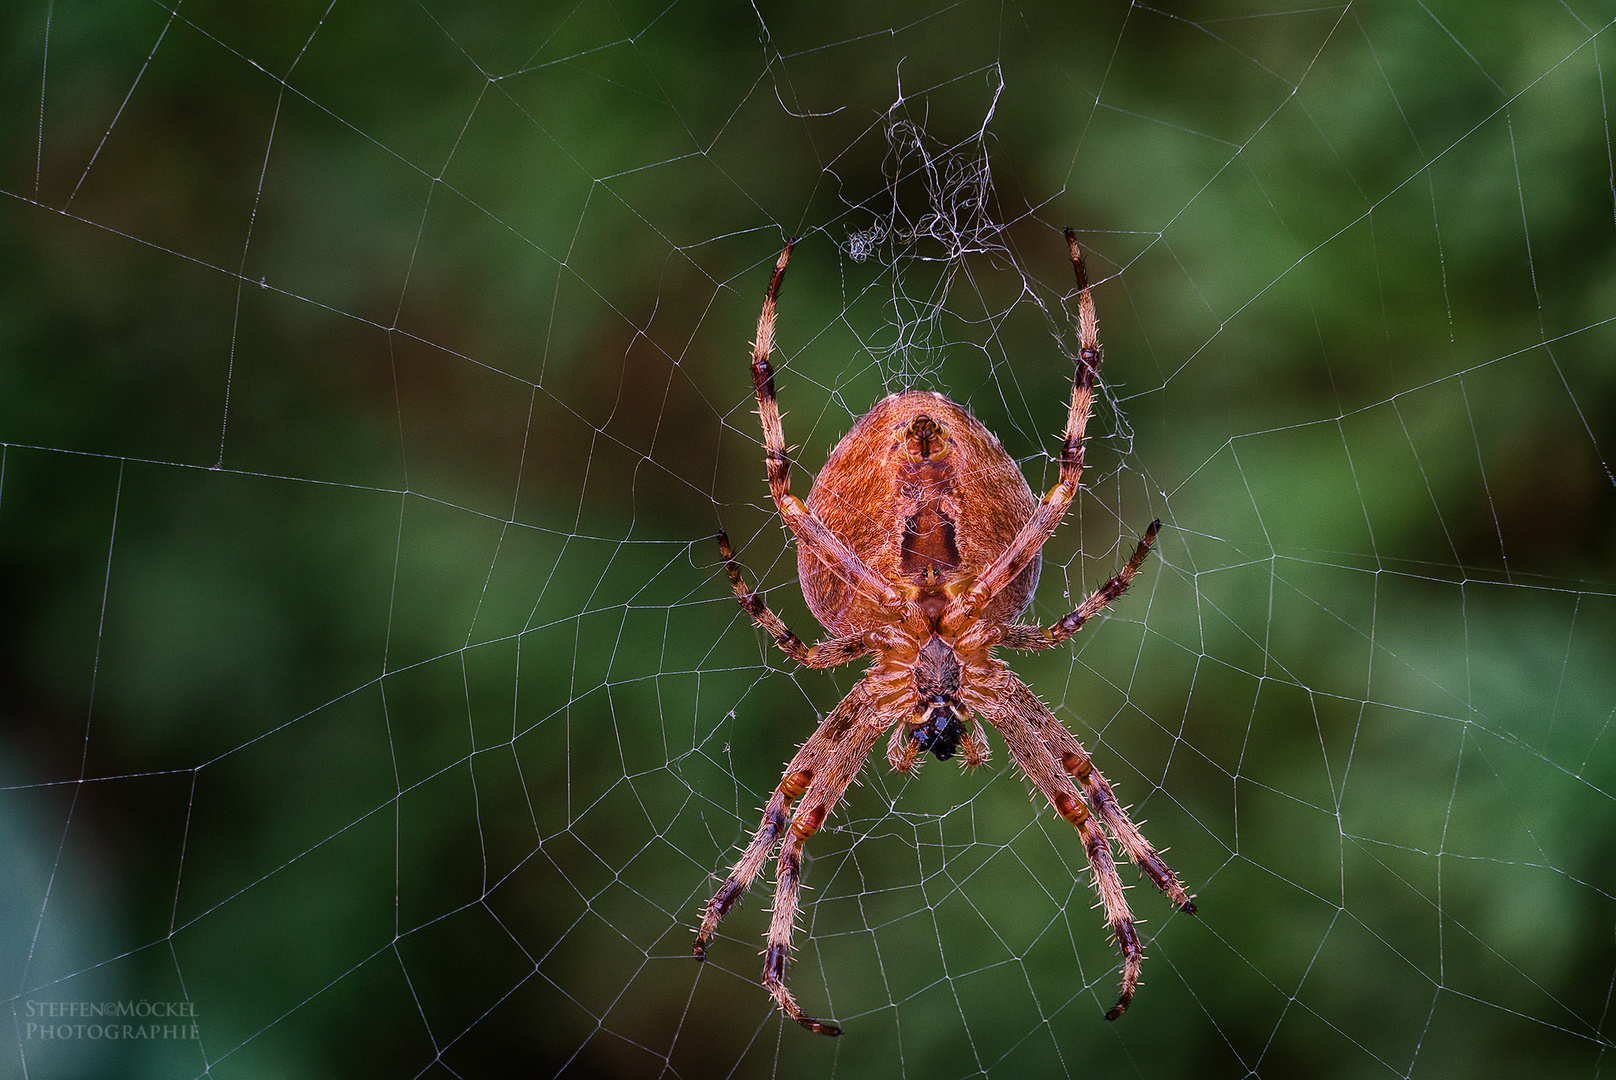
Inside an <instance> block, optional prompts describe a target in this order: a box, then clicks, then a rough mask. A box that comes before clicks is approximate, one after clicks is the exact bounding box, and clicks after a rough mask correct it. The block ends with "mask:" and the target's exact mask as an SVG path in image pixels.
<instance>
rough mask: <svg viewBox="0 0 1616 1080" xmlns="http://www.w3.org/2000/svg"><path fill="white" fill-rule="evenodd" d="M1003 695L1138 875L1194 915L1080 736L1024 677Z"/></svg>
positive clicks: (1164, 863) (1187, 899)
mask: <svg viewBox="0 0 1616 1080" xmlns="http://www.w3.org/2000/svg"><path fill="white" fill-rule="evenodd" d="M1004 697H1005V699H1006V700H1007V701H1009V702H1010V705H1011V708H1012V709H1014V711H1015V713H1016V715H1017V716H1020V717H1022V718H1023V719H1025V720H1026V721H1027V722H1028V723H1030V724H1031V725H1032V726H1033V729H1034V730H1035V731H1036V732H1037V733H1038V737H1039V738H1040V739H1042V740H1043V742H1044V745H1045V746H1046V747H1048V748H1049V752H1050V753H1051V754H1053V755H1054V756H1055V759H1056V760H1057V761H1059V762H1060V765H1061V768H1062V769H1064V770H1066V772H1067V774H1068V775H1069V776H1071V777H1072V779H1074V780H1076V781H1077V782H1078V783H1079V784H1081V785H1083V793H1084V794H1085V795H1086V796H1087V797H1088V802H1089V806H1090V807H1091V808H1092V809H1093V811H1094V816H1095V817H1097V818H1099V819H1100V820H1101V821H1102V822H1103V823H1104V824H1105V827H1106V828H1107V829H1108V830H1109V831H1110V833H1111V835H1112V836H1115V837H1116V838H1117V843H1119V844H1121V845H1122V850H1123V851H1125V852H1127V854H1128V859H1129V861H1131V862H1132V863H1133V864H1134V865H1135V866H1137V867H1138V868H1139V872H1140V873H1142V874H1144V875H1145V876H1146V877H1147V878H1149V879H1150V881H1151V883H1152V884H1153V885H1155V886H1156V888H1158V889H1160V890H1161V891H1162V892H1163V893H1164V894H1165V895H1166V897H1167V899H1169V900H1171V901H1172V902H1173V904H1174V906H1175V907H1177V908H1178V909H1179V910H1180V911H1182V912H1184V913H1185V914H1187V915H1193V914H1195V901H1194V899H1193V898H1192V897H1191V896H1190V895H1189V893H1187V892H1185V891H1184V885H1183V883H1182V882H1180V881H1179V880H1178V875H1177V874H1175V873H1174V872H1173V868H1172V867H1170V866H1168V865H1167V861H1166V860H1165V859H1163V858H1162V857H1161V853H1160V852H1158V851H1157V850H1156V849H1155V848H1154V847H1153V846H1151V843H1150V841H1148V840H1146V839H1145V837H1144V834H1143V833H1141V832H1140V831H1139V826H1138V825H1136V824H1135V823H1134V820H1133V818H1131V817H1129V816H1128V812H1127V811H1126V810H1124V809H1123V808H1122V806H1121V805H1120V804H1119V803H1118V802H1117V797H1116V794H1115V793H1114V792H1113V791H1112V790H1111V783H1110V781H1108V780H1106V778H1105V776H1104V775H1103V774H1102V773H1101V772H1100V770H1099V769H1096V768H1095V767H1094V762H1093V761H1092V760H1090V758H1089V755H1088V751H1086V750H1084V749H1083V744H1082V743H1080V742H1078V741H1077V737H1076V736H1075V735H1073V734H1072V733H1071V732H1070V731H1068V730H1067V729H1066V725H1065V724H1062V723H1061V722H1060V721H1059V720H1058V719H1056V717H1055V714H1054V713H1052V712H1050V711H1049V707H1048V706H1047V705H1045V704H1044V703H1043V702H1042V701H1040V700H1038V695H1037V694H1034V693H1033V692H1032V690H1031V688H1030V687H1028V686H1027V684H1026V683H1024V682H1022V681H1021V680H1020V679H1016V678H1014V677H1013V676H1012V677H1011V683H1010V685H1007V686H1006V687H1005V691H1004Z"/></svg>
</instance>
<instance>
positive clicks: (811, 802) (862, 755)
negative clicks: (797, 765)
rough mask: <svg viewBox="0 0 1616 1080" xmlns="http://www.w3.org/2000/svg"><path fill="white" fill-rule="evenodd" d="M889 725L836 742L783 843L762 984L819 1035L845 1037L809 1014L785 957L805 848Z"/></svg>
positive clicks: (864, 727)
mask: <svg viewBox="0 0 1616 1080" xmlns="http://www.w3.org/2000/svg"><path fill="white" fill-rule="evenodd" d="M884 726H885V725H883V724H879V723H871V722H864V723H858V724H855V726H854V729H853V731H851V732H849V733H848V735H847V737H846V738H845V740H843V741H842V742H840V743H838V744H837V745H836V747H835V749H834V750H833V752H832V753H831V755H830V757H829V758H828V760H826V762H825V765H824V768H823V769H821V770H820V772H819V773H818V774H817V775H815V776H814V778H813V782H812V784H811V785H810V786H809V788H808V792H807V794H806V795H804V796H803V800H802V805H801V806H800V807H798V809H797V813H796V814H795V815H794V816H793V818H792V820H791V828H790V830H788V831H787V833H786V837H785V840H784V841H783V842H782V843H781V845H780V860H779V864H778V867H777V869H776V872H775V885H774V913H773V917H772V918H771V919H770V920H769V943H768V946H767V947H766V948H765V949H764V950H763V986H764V988H765V989H767V990H768V991H769V993H770V994H771V995H773V997H774V1001H775V1004H776V1005H778V1006H779V1007H780V1011H781V1012H783V1013H785V1014H786V1015H787V1016H789V1017H791V1019H793V1020H795V1021H796V1022H797V1023H799V1024H801V1025H802V1026H803V1027H805V1028H807V1029H808V1030H809V1031H812V1032H814V1033H815V1034H818V1035H840V1034H841V1033H842V1029H841V1028H839V1027H837V1026H836V1025H835V1024H833V1023H830V1022H829V1021H825V1020H815V1019H814V1018H813V1017H811V1016H807V1015H805V1014H804V1013H803V1011H802V1006H800V1005H798V1004H797V999H796V998H795V997H793V996H792V993H791V990H790V988H789V987H787V986H786V961H787V959H788V958H789V957H790V955H791V935H792V932H793V931H794V930H795V929H796V925H797V908H798V893H799V890H800V889H801V888H802V849H803V845H804V844H805V843H806V842H807V840H808V838H809V837H810V836H812V835H813V834H814V833H816V832H818V831H819V827H820V826H821V825H823V824H824V823H825V818H826V816H827V815H828V814H829V813H830V811H831V808H832V807H834V806H835V805H836V803H837V801H838V800H840V799H841V797H842V795H843V793H845V792H846V791H847V787H848V785H849V784H851V783H852V782H853V778H854V777H855V776H857V775H858V771H859V769H860V768H862V767H863V765H864V761H865V759H866V758H868V757H869V756H870V751H871V750H872V749H874V747H875V743H876V740H877V739H879V738H880V737H881V732H882V730H883V728H884Z"/></svg>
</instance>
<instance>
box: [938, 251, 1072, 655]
mask: <svg viewBox="0 0 1616 1080" xmlns="http://www.w3.org/2000/svg"><path fill="white" fill-rule="evenodd" d="M1066 246H1067V249H1068V250H1069V251H1070V252H1071V256H1072V270H1073V271H1074V272H1075V273H1076V275H1077V331H1078V350H1077V357H1076V364H1077V370H1076V372H1075V373H1074V375H1073V377H1072V402H1071V405H1070V406H1069V407H1068V408H1067V411H1066V430H1065V432H1064V433H1063V435H1062V441H1061V455H1060V478H1059V479H1058V480H1056V482H1055V486H1054V487H1052V488H1050V489H1049V490H1048V491H1046V492H1045V493H1044V497H1043V498H1042V499H1041V500H1039V503H1038V507H1037V509H1035V510H1034V511H1033V515H1032V518H1031V519H1030V520H1028V522H1027V524H1025V525H1023V526H1022V528H1021V532H1020V533H1018V534H1017V535H1016V538H1015V539H1014V540H1012V541H1011V542H1010V546H1009V547H1007V548H1005V549H1004V551H1003V552H1001V553H1000V555H999V557H998V558H997V559H994V560H993V562H992V563H991V564H989V566H988V568H987V569H986V570H984V571H982V573H981V575H979V576H978V577H977V579H976V581H975V582H973V583H972V585H971V587H970V588H969V589H967V590H965V591H964V592H962V593H960V594H959V595H958V596H957V597H955V598H954V599H953V600H952V601H951V602H950V603H949V605H948V609H947V611H946V612H945V613H944V615H943V621H944V623H945V625H958V623H959V622H960V620H962V619H968V618H970V617H972V616H974V615H975V614H976V613H977V612H978V611H980V610H982V607H983V605H985V604H986V603H987V602H988V601H989V600H991V599H992V598H993V597H994V596H995V595H996V594H997V593H998V592H999V590H1001V589H1003V588H1004V587H1005V586H1006V585H1008V584H1010V582H1012V581H1014V580H1015V579H1016V577H1017V576H1019V575H1020V573H1021V572H1022V571H1023V570H1025V569H1026V568H1027V564H1028V563H1030V562H1032V560H1033V559H1035V558H1037V557H1038V553H1039V551H1040V550H1042V549H1043V546H1044V544H1045V543H1046V542H1048V540H1049V538H1050V537H1051V536H1054V535H1055V530H1056V529H1057V528H1059V527H1060V523H1061V521H1062V520H1064V519H1065V517H1066V510H1067V508H1068V507H1069V506H1071V504H1072V500H1073V499H1074V498H1076V497H1077V489H1078V484H1079V483H1080V482H1081V481H1082V478H1083V439H1084V436H1085V432H1086V431H1087V430H1088V423H1089V414H1090V412H1092V411H1093V408H1094V384H1095V383H1096V382H1097V381H1098V380H1099V377H1100V331H1099V323H1098V321H1097V320H1096V319H1095V317H1094V297H1093V296H1092V295H1091V294H1090V293H1089V274H1088V268H1087V266H1086V265H1085V264H1084V262H1083V252H1082V251H1081V250H1079V248H1078V246H1077V234H1075V233H1074V232H1072V230H1071V229H1067V230H1066Z"/></svg>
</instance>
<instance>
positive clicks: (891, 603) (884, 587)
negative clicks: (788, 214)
mask: <svg viewBox="0 0 1616 1080" xmlns="http://www.w3.org/2000/svg"><path fill="white" fill-rule="evenodd" d="M796 243H797V239H796V237H792V238H791V239H790V240H787V241H786V246H785V248H784V250H782V251H781V252H780V259H779V261H778V262H776V263H775V264H774V274H773V275H772V276H771V277H770V278H769V291H768V294H767V295H766V296H764V298H763V311H762V312H761V313H760V314H759V315H758V327H757V341H756V342H754V343H753V345H752V387H753V389H754V391H756V393H757V403H758V416H759V417H760V418H761V419H762V421H763V450H764V461H765V464H766V465H767V468H768V474H769V493H770V494H771V495H773V496H774V505H775V508H776V509H778V510H779V512H780V518H781V520H782V521H784V522H785V523H786V527H787V528H789V529H790V530H791V532H792V534H793V535H795V536H796V538H797V543H799V544H801V545H802V546H803V547H804V548H805V549H807V550H808V551H810V552H812V553H813V554H814V556H815V557H816V558H817V559H819V561H820V562H822V563H824V564H825V565H826V566H827V567H829V568H830V570H831V571H832V572H833V573H834V574H836V576H837V577H840V578H842V579H843V580H844V581H846V582H847V583H848V585H849V586H851V587H852V588H854V589H857V590H858V591H860V592H862V593H864V594H865V595H867V596H871V597H873V598H874V599H875V600H876V601H877V602H879V603H880V604H881V605H882V606H883V607H885V608H887V610H889V611H891V612H893V613H894V614H901V613H904V612H905V611H907V610H908V607H909V602H908V601H907V600H905V599H904V598H903V596H902V595H900V594H899V592H898V590H897V589H894V588H893V587H892V583H891V582H890V581H888V580H887V579H886V578H884V577H882V576H881V575H880V574H877V573H876V572H875V571H874V570H871V569H870V568H869V567H868V566H866V565H865V564H864V561H863V560H862V559H860V558H859V557H858V556H857V555H855V554H854V553H853V550H852V549H851V548H849V547H848V546H847V545H846V544H844V543H843V542H842V541H841V540H840V539H839V538H838V537H837V536H836V534H835V533H833V532H831V531H830V529H829V528H827V527H826V525H825V523H824V522H822V521H820V520H819V519H818V518H817V517H815V516H814V515H813V514H812V513H811V512H810V511H809V509H808V507H807V506H806V505H805V504H804V503H803V501H802V500H801V499H799V498H797V497H796V496H795V495H793V494H792V493H791V459H790V458H789V457H787V456H786V435H785V428H784V427H783V426H782V425H781V423H780V403H779V401H778V399H777V398H776V397H775V391H774V369H773V368H772V367H771V366H770V365H769V356H770V355H771V354H772V353H773V352H774V315H775V306H776V302H777V301H778V299H779V297H780V283H781V282H782V281H783V280H784V279H785V276H786V263H787V262H789V261H790V259H791V249H792V248H793V247H794V246H796Z"/></svg>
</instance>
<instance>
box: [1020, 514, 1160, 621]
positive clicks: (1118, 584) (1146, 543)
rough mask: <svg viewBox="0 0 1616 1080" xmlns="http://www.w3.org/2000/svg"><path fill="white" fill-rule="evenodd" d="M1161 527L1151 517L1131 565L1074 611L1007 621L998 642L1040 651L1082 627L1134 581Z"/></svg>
mask: <svg viewBox="0 0 1616 1080" xmlns="http://www.w3.org/2000/svg"><path fill="white" fill-rule="evenodd" d="M1160 530H1161V522H1160V521H1152V522H1151V523H1150V528H1148V529H1146V530H1145V535H1144V536H1142V537H1140V538H1139V546H1138V547H1136V548H1134V549H1133V557H1132V558H1130V559H1129V560H1128V565H1126V566H1124V567H1123V568H1122V569H1121V570H1119V571H1117V573H1116V574H1115V575H1114V576H1113V577H1112V578H1111V580H1110V581H1107V582H1106V583H1105V584H1104V585H1101V586H1100V587H1099V588H1098V589H1095V590H1094V591H1093V592H1091V593H1089V595H1088V597H1087V598H1086V599H1085V600H1084V601H1083V602H1082V603H1081V604H1079V605H1077V607H1075V608H1073V609H1072V610H1071V612H1069V613H1068V614H1066V615H1064V616H1062V617H1061V618H1059V619H1057V620H1055V622H1054V623H1052V624H1050V625H1049V626H1047V627H1044V626H1030V625H1015V624H1012V625H1008V626H1003V627H1001V629H1002V632H1003V636H1002V637H1001V638H1000V639H999V644H1000V645H1003V646H1004V647H1005V648H1007V649H1020V650H1021V651H1023V652H1038V651H1040V650H1042V649H1052V648H1054V647H1055V646H1056V645H1059V644H1060V643H1061V642H1063V641H1065V640H1066V639H1067V638H1069V637H1071V636H1072V635H1073V634H1075V633H1077V632H1078V631H1079V630H1081V629H1082V628H1083V624H1084V623H1086V622H1088V621H1089V620H1090V619H1092V618H1094V616H1096V615H1098V614H1099V613H1100V612H1102V611H1104V610H1105V609H1106V608H1108V607H1110V606H1111V605H1112V604H1113V603H1114V602H1115V601H1116V599H1117V597H1119V596H1121V595H1122V594H1123V593H1124V592H1126V591H1127V588H1128V586H1129V585H1131V584H1133V578H1134V575H1135V574H1137V573H1138V572H1139V567H1140V566H1142V565H1143V564H1144V561H1145V556H1147V555H1149V554H1150V547H1151V545H1152V544H1154V543H1155V542H1156V533H1157V532H1159V531H1160Z"/></svg>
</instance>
